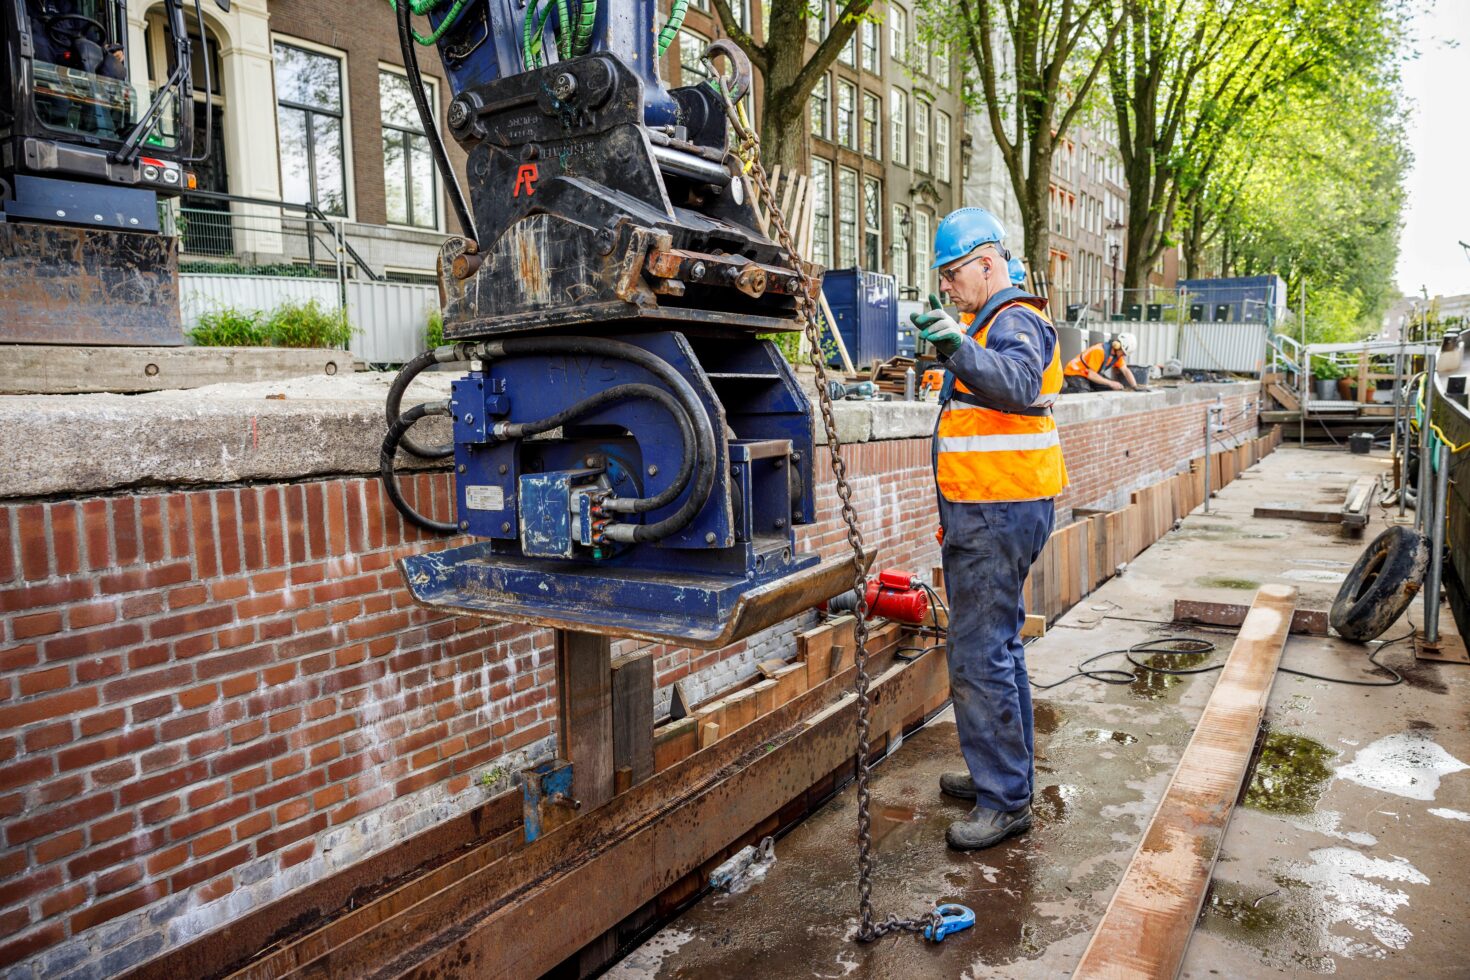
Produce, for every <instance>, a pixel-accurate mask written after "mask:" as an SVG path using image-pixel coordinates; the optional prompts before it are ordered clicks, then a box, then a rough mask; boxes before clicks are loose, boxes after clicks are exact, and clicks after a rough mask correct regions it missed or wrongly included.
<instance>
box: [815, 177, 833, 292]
mask: <svg viewBox="0 0 1470 980" xmlns="http://www.w3.org/2000/svg"><path fill="white" fill-rule="evenodd" d="M811 188H812V190H811V193H812V261H813V262H815V263H816V264H817V265H819V266H822V267H823V268H827V267H829V266H831V265H832V164H831V163H830V162H829V161H827V160H823V159H822V158H821V157H812V184H811Z"/></svg>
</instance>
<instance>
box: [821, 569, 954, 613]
mask: <svg viewBox="0 0 1470 980" xmlns="http://www.w3.org/2000/svg"><path fill="white" fill-rule="evenodd" d="M865 591H866V593H867V595H866V598H867V600H868V618H869V619H873V618H875V617H880V616H881V617H882V618H883V619H887V620H890V621H892V622H897V623H914V624H921V623H926V622H928V621H929V619H930V618H931V617H930V612H929V593H928V592H927V591H925V589H924V585H923V583H922V582H921V581H920V580H919V578H918V576H916V575H910V574H909V573H908V572H901V571H899V570H898V569H896V568H885V569H883V570H882V571H881V572H879V573H878V574H877V575H874V576H873V577H872V578H870V579H868V585H867V589H866V590H865ZM856 608H857V592H856V591H855V590H854V591H849V592H844V593H843V594H842V595H839V596H835V597H833V598H832V599H829V600H828V601H827V611H828V612H834V613H836V612H852V611H853V610H855V609H856Z"/></svg>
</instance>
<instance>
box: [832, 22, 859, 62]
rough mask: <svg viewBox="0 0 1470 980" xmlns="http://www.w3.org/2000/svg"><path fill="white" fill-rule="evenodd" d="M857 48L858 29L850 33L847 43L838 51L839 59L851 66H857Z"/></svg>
mask: <svg viewBox="0 0 1470 980" xmlns="http://www.w3.org/2000/svg"><path fill="white" fill-rule="evenodd" d="M857 49H858V37H857V31H853V32H852V33H851V34H849V35H848V37H847V43H846V44H844V45H843V46H842V50H841V51H839V52H837V60H838V61H840V62H842V63H843V64H844V65H847V66H849V67H851V68H856V67H857V59H858V54H857Z"/></svg>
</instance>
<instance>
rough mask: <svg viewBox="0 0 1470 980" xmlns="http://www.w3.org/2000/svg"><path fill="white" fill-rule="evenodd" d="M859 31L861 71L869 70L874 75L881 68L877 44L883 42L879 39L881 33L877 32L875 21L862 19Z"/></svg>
mask: <svg viewBox="0 0 1470 980" xmlns="http://www.w3.org/2000/svg"><path fill="white" fill-rule="evenodd" d="M860 33H861V34H862V49H863V71H870V72H872V73H873V74H874V75H876V74H878V73H879V72H880V71H881V70H882V69H881V68H880V67H879V64H880V62H881V60H882V52H881V51H880V50H879V47H878V46H879V45H880V44H882V43H883V42H882V41H881V40H880V38H881V37H882V35H881V34H880V33H878V23H877V21H872V20H864V21H863V23H862V28H861V29H860Z"/></svg>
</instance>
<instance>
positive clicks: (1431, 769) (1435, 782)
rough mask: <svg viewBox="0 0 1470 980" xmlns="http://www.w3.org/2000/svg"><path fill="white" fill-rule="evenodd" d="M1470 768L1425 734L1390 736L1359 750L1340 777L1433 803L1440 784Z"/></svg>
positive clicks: (1415, 732)
mask: <svg viewBox="0 0 1470 980" xmlns="http://www.w3.org/2000/svg"><path fill="white" fill-rule="evenodd" d="M1464 769H1470V766H1467V765H1466V764H1465V763H1463V762H1461V761H1460V760H1459V759H1456V758H1455V757H1454V756H1452V755H1450V754H1449V753H1448V752H1446V751H1445V750H1444V749H1443V748H1441V747H1440V745H1439V743H1437V742H1435V741H1433V740H1431V739H1430V738H1429V737H1428V736H1426V735H1425V734H1424V733H1423V732H1419V731H1411V732H1401V733H1399V734H1396V735H1388V736H1385V737H1383V738H1380V739H1379V740H1378V741H1376V742H1373V743H1371V744H1369V745H1365V746H1364V747H1363V748H1361V749H1359V750H1358V753H1357V755H1355V756H1354V757H1353V760H1352V762H1350V763H1348V764H1347V765H1345V766H1342V767H1341V768H1339V769H1338V770H1337V775H1338V776H1340V777H1342V778H1343V779H1350V780H1352V781H1353V782H1355V783H1357V784H1359V785H1360V786H1366V787H1368V788H1369V789H1379V790H1383V791H1384V792H1385V793H1392V794H1394V795H1395V796H1404V797H1408V798H1409V799H1411V800H1432V799H1434V795H1435V793H1437V792H1438V791H1439V781H1440V779H1441V778H1442V777H1444V776H1448V775H1450V774H1452V773H1457V772H1460V771H1461V770H1464Z"/></svg>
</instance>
